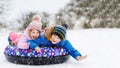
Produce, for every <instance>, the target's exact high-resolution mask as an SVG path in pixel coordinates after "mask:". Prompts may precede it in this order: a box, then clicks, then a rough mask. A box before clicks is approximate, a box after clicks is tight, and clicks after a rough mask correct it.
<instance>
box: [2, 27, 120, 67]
mask: <svg viewBox="0 0 120 68" xmlns="http://www.w3.org/2000/svg"><path fill="white" fill-rule="evenodd" d="M9 32H11V31H9V30H7V29H2V30H0V38H1V40H0V67H2V68H8V67H10V68H33V67H34V68H41V67H42V68H53V67H54V68H120V64H119V63H120V54H119V52H120V42H119V41H120V36H119V35H120V29H115V28H114V29H80V30H68V31H67V39H68V40H69V41H70V42H71V43H72V45H73V47H75V48H76V49H77V50H78V51H79V52H80V53H81V54H82V55H88V58H87V59H85V60H82V61H76V60H75V59H73V58H72V57H70V59H68V61H67V62H65V63H63V64H55V65H42V66H41V65H38V66H31V65H21V64H14V63H10V62H8V61H7V60H6V58H5V56H4V54H3V52H4V48H5V47H6V46H7V45H8V42H7V37H8V35H9Z"/></svg>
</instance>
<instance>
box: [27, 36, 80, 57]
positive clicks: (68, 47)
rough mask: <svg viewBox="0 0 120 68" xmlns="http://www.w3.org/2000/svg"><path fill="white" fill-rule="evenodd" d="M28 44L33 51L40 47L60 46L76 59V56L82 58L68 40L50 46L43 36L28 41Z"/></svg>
mask: <svg viewBox="0 0 120 68" xmlns="http://www.w3.org/2000/svg"><path fill="white" fill-rule="evenodd" d="M28 42H29V43H30V48H31V49H35V48H36V47H38V46H39V47H41V46H54V45H55V46H61V47H63V48H65V49H66V51H68V53H69V54H70V55H71V56H72V57H73V58H75V59H76V57H77V56H82V55H81V53H80V52H79V51H77V50H76V49H75V48H74V47H73V46H72V44H71V43H70V42H69V41H68V40H63V41H61V42H59V43H57V44H52V43H51V42H50V41H49V40H48V39H47V38H46V37H45V36H44V35H43V36H41V37H39V38H37V39H35V40H28Z"/></svg>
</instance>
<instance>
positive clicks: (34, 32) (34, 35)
mask: <svg viewBox="0 0 120 68" xmlns="http://www.w3.org/2000/svg"><path fill="white" fill-rule="evenodd" d="M39 36H40V32H39V31H38V30H31V31H30V38H31V39H32V40H34V39H36V38H38V37H39Z"/></svg>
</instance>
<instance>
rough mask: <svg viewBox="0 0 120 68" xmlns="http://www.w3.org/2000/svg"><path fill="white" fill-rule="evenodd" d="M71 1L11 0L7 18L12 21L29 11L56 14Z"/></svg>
mask: <svg viewBox="0 0 120 68" xmlns="http://www.w3.org/2000/svg"><path fill="white" fill-rule="evenodd" d="M69 2H70V0H11V2H10V3H11V5H10V6H9V7H10V8H9V9H10V10H9V11H8V13H6V14H7V15H6V18H7V20H8V21H11V20H12V19H17V18H19V17H21V13H26V12H29V11H39V12H47V13H49V14H53V15H54V14H55V13H57V12H58V11H59V9H62V8H64V7H65V6H66V4H67V3H69Z"/></svg>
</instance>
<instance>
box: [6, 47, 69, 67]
mask: <svg viewBox="0 0 120 68" xmlns="http://www.w3.org/2000/svg"><path fill="white" fill-rule="evenodd" d="M41 51H42V53H39V52H36V51H35V50H32V49H19V48H17V47H16V46H10V45H8V46H7V47H6V48H5V51H4V54H5V57H6V59H7V60H8V61H10V62H12V63H16V64H28V65H49V64H58V63H63V62H66V61H67V60H68V58H69V54H68V52H67V51H66V50H65V49H64V48H62V47H41Z"/></svg>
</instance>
